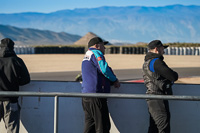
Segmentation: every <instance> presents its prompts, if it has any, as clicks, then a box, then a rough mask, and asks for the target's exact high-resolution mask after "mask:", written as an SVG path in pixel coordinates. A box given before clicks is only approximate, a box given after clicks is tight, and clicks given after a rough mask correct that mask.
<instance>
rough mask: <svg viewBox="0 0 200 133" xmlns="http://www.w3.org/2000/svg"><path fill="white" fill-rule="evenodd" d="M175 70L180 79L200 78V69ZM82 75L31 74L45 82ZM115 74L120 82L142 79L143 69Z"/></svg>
mask: <svg viewBox="0 0 200 133" xmlns="http://www.w3.org/2000/svg"><path fill="white" fill-rule="evenodd" d="M173 70H175V71H176V72H178V73H179V77H180V78H187V77H200V67H191V68H173ZM80 73H81V72H80V71H68V72H41V73H31V79H32V80H45V81H75V77H76V76H77V75H78V74H80ZM114 73H115V74H116V75H117V77H118V79H119V80H120V81H128V80H139V79H142V70H141V69H124V70H114Z"/></svg>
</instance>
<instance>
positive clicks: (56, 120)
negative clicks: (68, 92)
mask: <svg viewBox="0 0 200 133" xmlns="http://www.w3.org/2000/svg"><path fill="white" fill-rule="evenodd" d="M58 104H59V97H58V96H55V101H54V133H58V111H59V110H58Z"/></svg>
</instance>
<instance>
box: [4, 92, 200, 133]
mask: <svg viewBox="0 0 200 133" xmlns="http://www.w3.org/2000/svg"><path fill="white" fill-rule="evenodd" d="M1 96H10V97H15V96H28V97H54V99H55V101H54V133H58V111H59V110H58V107H59V97H99V98H121V99H164V100H185V101H200V96H184V95H182V96H179V95H146V94H119V93H118V94H116V93H58V92H14V91H9V92H8V91H1V92H0V97H1Z"/></svg>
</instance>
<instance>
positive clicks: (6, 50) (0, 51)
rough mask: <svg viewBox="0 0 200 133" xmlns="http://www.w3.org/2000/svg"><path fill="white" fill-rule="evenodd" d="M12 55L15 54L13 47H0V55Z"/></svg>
mask: <svg viewBox="0 0 200 133" xmlns="http://www.w3.org/2000/svg"><path fill="white" fill-rule="evenodd" d="M12 56H16V54H15V51H14V49H13V48H10V47H0V57H12Z"/></svg>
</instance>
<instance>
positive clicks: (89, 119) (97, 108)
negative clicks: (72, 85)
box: [82, 98, 110, 133]
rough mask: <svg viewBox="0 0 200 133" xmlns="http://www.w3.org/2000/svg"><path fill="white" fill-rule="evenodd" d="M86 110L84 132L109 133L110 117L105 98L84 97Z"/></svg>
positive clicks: (84, 108)
mask: <svg viewBox="0 0 200 133" xmlns="http://www.w3.org/2000/svg"><path fill="white" fill-rule="evenodd" d="M82 106H83V110H84V112H85V129H84V133H109V131H110V118H109V112H108V106H107V99H105V98H83V99H82Z"/></svg>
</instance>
